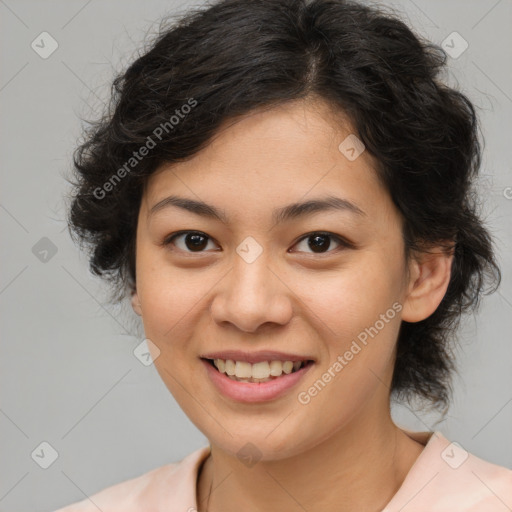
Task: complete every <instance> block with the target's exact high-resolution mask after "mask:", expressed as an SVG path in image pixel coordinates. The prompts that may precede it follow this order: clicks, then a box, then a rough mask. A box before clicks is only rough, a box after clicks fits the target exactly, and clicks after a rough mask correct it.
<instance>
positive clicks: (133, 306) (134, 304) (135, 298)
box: [132, 291, 142, 316]
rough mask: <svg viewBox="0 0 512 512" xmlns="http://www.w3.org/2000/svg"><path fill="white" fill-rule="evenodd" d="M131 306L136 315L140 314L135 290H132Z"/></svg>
mask: <svg viewBox="0 0 512 512" xmlns="http://www.w3.org/2000/svg"><path fill="white" fill-rule="evenodd" d="M132 308H133V311H135V313H137V315H139V316H142V308H141V305H140V301H139V296H138V295H137V291H134V292H132Z"/></svg>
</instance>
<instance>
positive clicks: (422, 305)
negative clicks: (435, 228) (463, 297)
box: [402, 248, 453, 322]
mask: <svg viewBox="0 0 512 512" xmlns="http://www.w3.org/2000/svg"><path fill="white" fill-rule="evenodd" d="M452 262H453V251H452V252H451V253H447V252H446V251H443V250H442V249H441V248H436V249H434V250H432V251H431V252H428V253H421V255H420V257H419V259H416V260H415V261H413V263H412V269H411V278H410V281H409V286H408V292H407V296H406V297H405V300H404V307H403V310H402V320H405V321H406V322H419V321H421V320H425V318H428V317H429V316H430V315H431V314H432V313H434V311H435V310H436V309H437V307H438V306H439V304H440V303H441V301H442V300H443V297H444V296H445V294H446V290H447V289H448V285H449V283H450V277H451V268H452Z"/></svg>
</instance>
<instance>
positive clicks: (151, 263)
mask: <svg viewBox="0 0 512 512" xmlns="http://www.w3.org/2000/svg"><path fill="white" fill-rule="evenodd" d="M342 119H343V118H342V117H340V116H338V117H336V119H335V118H334V117H333V114H332V108H329V107H328V106H327V105H326V104H325V103H323V102H322V101H321V100H319V99H318V98H308V99H307V100H304V101H296V102H291V103H287V104H283V105H280V106H278V107H275V108H273V109H270V110H269V109H267V110H259V111H254V112H252V113H251V114H250V115H246V116H243V117H240V118H238V119H237V120H236V122H233V121H231V122H229V123H225V124H224V125H223V127H222V129H221V130H220V131H219V132H218V134H217V136H216V137H215V138H214V139H213V140H212V141H211V143H210V144H209V146H208V147H206V148H205V149H203V150H202V151H201V152H199V153H198V154H196V155H195V156H194V157H193V158H191V159H190V160H188V161H186V162H180V163H178V164H172V165H169V164H168V165H164V166H162V167H161V168H160V169H158V170H157V171H156V172H155V173H154V174H152V175H151V176H150V178H149V180H148V182H147V186H146V188H145V190H144V194H143V198H142V202H141V207H140V213H139V219H138V227H137V235H136V236H137V244H136V274H137V291H136V292H135V293H134V294H133V297H132V305H133V308H134V310H135V311H136V313H137V314H139V315H141V316H142V321H143V324H144V329H145V334H146V337H147V338H149V339H150V340H151V341H152V342H153V343H154V344H155V345H156V346H157V347H158V349H159V350H160V354H159V356H158V357H157V358H156V360H155V365H156V368H157V370H158V372H159V374H160V375H161V377H162V379H163V381H164V382H165V384H166V386H167V387H168V389H169V390H170V392H171V393H172V394H173V396H174V397H175V399H176V400H177V402H178V403H179V405H180V406H181V407H182V409H183V410H184V412H185V413H186V414H187V416H188V417H189V418H190V419H191V421H192V422H193V423H194V424H195V425H196V426H197V428H198V429H199V430H200V431H201V432H203V433H204V435H205V436H206V437H207V438H208V440H209V441H210V445H211V456H210V457H209V458H207V459H206V461H205V462H204V464H203V465H202V467H201V471H200V474H199V478H198V485H197V498H198V510H199V511H200V512H202V511H204V510H208V512H212V511H223V512H231V511H235V510H236V511H239V510H242V509H243V510H246V511H261V510H265V511H269V512H273V511H276V512H277V511H282V510H297V511H303V510H309V511H319V510H322V511H323V512H330V511H336V512H344V511H356V510H358V511H359V510H367V511H371V510H375V511H378V510H381V509H382V508H383V507H384V506H385V505H386V504H387V503H388V502H389V500H390V499H391V498H392V496H393V495H394V494H395V493H396V491H397V490H398V488H399V487H400V485H401V484H402V482H403V480H404V478H405V476H406V475H407V472H408V471H409V469H410V468H411V466H412V465H413V463H414V462H415V460H416V459H417V457H418V456H419V455H420V453H421V451H422V449H423V445H421V444H419V443H418V442H416V441H414V440H412V439H411V438H410V437H408V436H407V435H405V433H404V432H403V431H402V430H401V429H400V428H398V427H397V426H396V425H395V424H394V423H393V421H392V419H391V416H390V405H389V404H390V402H389V395H390V385H391V378H392V372H393V365H394V360H395V347H396V341H397V336H398V330H399V326H400V322H401V320H406V321H409V322H417V321H420V320H422V319H424V318H427V317H428V316H430V315H431V314H432V313H433V312H434V311H435V309H436V308H437V306H438V305H439V303H440V302H441V300H442V298H443V296H444V294H445V292H446V289H447V286H448V283H449V278H450V269H451V263H452V257H453V256H452V255H447V254H444V253H443V252H442V251H440V250H437V251H436V250H435V248H434V251H433V253H432V254H430V255H429V256H428V257H427V256H426V255H421V254H417V255H415V256H416V257H415V258H413V259H411V260H409V261H407V262H406V260H405V257H404V245H403V239H402V234H401V226H402V222H403V219H402V217H401V214H400V212H399V211H398V210H397V209H396V207H395V206H394V204H393V203H392V201H391V198H390V196H389V193H388V192H387V191H386V190H385V189H384V188H383V187H382V185H381V184H380V183H379V181H378V180H377V178H376V174H375V172H374V170H373V169H374V165H375V160H374V159H373V157H372V156H371V155H370V154H369V153H368V151H364V152H363V153H362V154H361V155H360V156H359V157H358V158H356V159H355V160H354V161H350V160H348V159H347V158H346V157H345V156H344V155H343V154H342V153H341V152H340V150H339V149H338V146H339V144H340V143H341V142H342V141H343V140H344V139H345V138H346V137H347V136H348V135H349V134H350V133H353V132H354V131H353V129H352V127H351V126H350V123H349V122H348V121H346V120H344V121H343V120H342ZM171 194H172V195H178V196H182V197H186V198H190V199H195V200H202V201H204V202H206V203H208V204H211V205H214V206H215V207H217V208H219V209H221V210H222V211H223V212H224V213H225V214H226V216H227V217H228V219H229V223H228V224H227V225H224V224H223V223H222V222H220V221H219V220H215V219H207V218H203V217H201V216H199V215H197V214H194V213H192V212H188V211H185V210H183V209H180V208H178V207H175V206H169V207H168V208H164V209H161V210H160V211H158V213H155V214H154V215H149V211H150V209H151V207H152V206H153V205H155V204H156V203H157V202H158V201H160V200H162V199H164V198H165V197H167V196H169V195H171ZM327 195H333V196H337V197H340V198H344V199H348V200H349V201H351V202H352V203H355V204H356V205H357V206H358V207H359V208H360V209H361V210H363V211H364V212H365V215H359V216H358V215H355V214H353V213H351V212H348V211H334V210H333V211H322V212H316V213H312V214H309V215H306V216H304V217H301V218H297V219H292V220H290V221H287V222H285V223H283V224H277V225H276V224H274V223H273V221H272V218H271V212H272V209H273V208H275V207H280V206H285V205H288V204H289V203H294V202H297V201H305V200H309V199H313V198H320V197H324V196H327ZM179 230H192V231H201V232H203V233H205V234H206V235H207V236H208V237H209V238H207V239H206V241H205V245H204V248H203V249H202V252H197V251H194V246H193V245H191V244H190V243H189V244H188V246H187V245H186V239H185V236H180V237H178V238H177V239H175V240H174V245H172V244H170V245H167V246H165V245H162V242H163V241H164V240H165V239H166V238H168V237H169V235H171V234H172V233H175V232H176V231H179ZM317 231H322V232H330V233H333V234H334V235H338V236H340V237H342V238H344V239H346V240H347V241H349V242H350V243H352V244H353V247H345V246H343V245H340V244H339V243H338V242H337V241H336V239H335V238H331V239H329V238H327V239H326V240H324V242H327V241H328V240H330V241H331V245H330V246H327V244H326V247H325V248H324V250H323V252H314V250H312V249H311V248H310V247H309V246H308V238H305V239H302V238H303V236H304V235H305V234H308V233H311V232H317ZM248 236H251V237H253V238H254V239H255V240H256V241H257V242H258V243H259V245H260V246H261V248H262V250H263V252H262V253H261V255H260V256H259V257H258V258H257V259H256V260H255V261H254V262H252V263H250V264H249V263H247V262H246V261H245V260H244V259H243V258H241V257H240V256H239V255H238V253H237V252H236V248H237V246H239V245H240V244H241V242H242V241H243V240H244V239H245V238H246V237H248ZM301 239H302V240H301ZM309 241H311V238H309ZM395 302H398V303H399V304H401V305H402V309H401V311H400V312H399V313H397V314H396V316H395V317H394V318H393V319H390V320H389V321H388V322H387V323H386V324H385V326H384V328H382V329H381V330H380V331H379V332H378V334H377V335H376V336H375V337H374V338H373V339H372V338H369V342H368V344H367V345H366V346H364V348H363V349H362V350H361V351H360V352H359V353H358V354H357V355H356V356H354V358H353V359H352V360H351V361H350V362H349V363H348V364H347V365H346V366H345V367H344V368H343V370H342V371H341V372H339V373H337V374H336V377H335V378H333V379H332V380H331V381H330V382H329V383H328V384H327V385H326V386H325V387H324V389H322V391H321V392H320V393H318V394H317V395H316V396H315V397H313V398H312V399H311V401H310V402H309V403H308V404H306V405H304V404H301V403H299V402H298V400H297V393H298V392H299V391H304V390H307V389H308V388H309V387H310V386H311V385H312V384H313V383H314V382H315V381H316V380H318V379H319V378H321V376H322V374H323V373H324V372H325V371H326V370H327V368H329V366H332V363H333V362H334V361H335V360H336V358H337V357H338V355H340V354H344V353H345V352H346V350H348V348H349V347H350V345H351V343H352V341H353V340H354V339H356V337H357V335H358V334H359V333H360V332H362V331H364V329H365V328H367V327H370V326H373V325H375V322H376V321H377V320H378V319H379V318H380V315H381V314H385V313H386V311H387V310H389V308H391V306H392V304H393V303H395ZM224 349H241V350H248V351H251V350H253V351H255V350H272V349H274V350H280V351H284V352H290V353H295V354H301V355H305V356H308V357H312V358H314V359H315V360H316V363H315V366H314V367H313V368H312V369H311V370H310V371H309V373H308V374H307V376H306V377H305V378H304V379H303V381H302V382H301V383H299V386H298V387H296V388H294V389H293V390H292V391H291V392H289V393H288V394H287V395H286V396H284V397H281V398H279V399H276V400H272V401H269V402H266V403H258V404H243V403H239V402H235V401H233V400H230V399H228V398H227V397H224V396H223V395H221V394H220V393H219V392H218V391H217V390H216V388H215V387H214V386H213V385H212V384H211V383H210V380H209V378H208V376H207V373H206V371H205V368H203V364H202V363H201V361H200V360H199V359H198V357H199V355H200V354H204V353H206V352H209V351H214V350H224ZM248 442H251V443H252V444H254V445H255V446H256V447H257V448H258V450H259V451H260V452H261V459H260V460H259V461H258V462H257V463H256V464H255V465H254V466H252V467H248V466H246V465H245V464H243V463H242V462H241V461H240V460H239V459H238V457H237V452H238V450H240V449H241V448H242V447H243V446H244V445H245V444H246V443H248ZM212 484H213V492H212V493H211V496H209V503H208V507H207V502H208V494H209V490H210V486H211V485H212Z"/></svg>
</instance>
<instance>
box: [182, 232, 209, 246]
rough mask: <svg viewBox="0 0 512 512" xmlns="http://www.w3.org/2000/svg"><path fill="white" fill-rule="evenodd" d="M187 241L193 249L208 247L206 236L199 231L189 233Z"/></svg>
mask: <svg viewBox="0 0 512 512" xmlns="http://www.w3.org/2000/svg"><path fill="white" fill-rule="evenodd" d="M185 243H186V245H187V247H188V248H189V249H191V250H201V249H204V248H205V247H206V244H207V242H206V237H205V236H203V235H199V234H197V233H189V234H188V235H187V236H186V237H185Z"/></svg>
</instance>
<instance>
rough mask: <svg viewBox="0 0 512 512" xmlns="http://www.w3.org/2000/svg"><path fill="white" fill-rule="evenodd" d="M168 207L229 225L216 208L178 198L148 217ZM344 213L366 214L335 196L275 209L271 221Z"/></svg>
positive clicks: (161, 203) (168, 200)
mask: <svg viewBox="0 0 512 512" xmlns="http://www.w3.org/2000/svg"><path fill="white" fill-rule="evenodd" d="M169 206H175V207H177V208H181V209H183V210H186V211H189V212H192V213H195V214H196V215H200V216H201V217H205V218H210V219H216V220H219V221H220V222H222V223H223V224H229V219H228V217H227V215H226V213H225V212H224V211H223V210H220V209H218V208H216V207H215V206H212V205H209V204H207V203H204V202H203V201H197V200H195V199H189V198H185V197H179V196H169V197H166V198H164V199H162V200H161V201H159V202H158V203H156V204H155V205H153V206H152V207H151V209H150V211H149V215H148V217H151V216H152V215H154V214H155V213H156V212H158V211H161V210H163V209H164V208H168V207H169ZM332 210H338V211H344V212H351V213H353V214H356V215H358V216H365V215H366V213H365V212H364V211H363V210H361V208H359V206H357V205H356V204H354V203H351V202H350V201H348V200H347V199H342V198H340V197H335V196H327V197H322V198H318V199H311V200H309V201H305V202H302V203H292V204H289V205H287V206H283V207H280V208H275V209H274V210H273V211H272V219H273V221H274V224H280V223H283V222H286V221H290V220H292V219H297V218H299V217H304V216H306V215H310V214H312V213H316V212H325V211H332Z"/></svg>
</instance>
